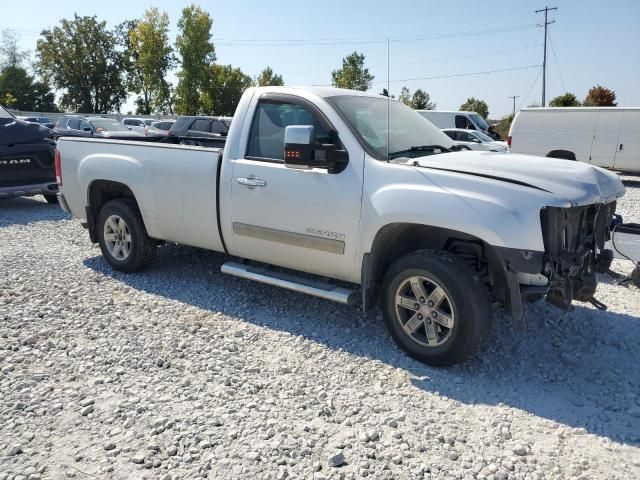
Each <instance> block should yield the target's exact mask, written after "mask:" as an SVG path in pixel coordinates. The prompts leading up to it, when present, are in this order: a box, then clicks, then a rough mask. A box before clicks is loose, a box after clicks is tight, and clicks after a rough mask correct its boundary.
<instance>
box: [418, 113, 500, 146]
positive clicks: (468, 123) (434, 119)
mask: <svg viewBox="0 0 640 480" xmlns="http://www.w3.org/2000/svg"><path fill="white" fill-rule="evenodd" d="M416 112H418V113H419V114H420V115H422V116H423V117H424V118H426V119H427V120H429V121H430V122H431V123H433V124H434V125H435V126H436V127H438V128H439V129H441V130H443V129H445V128H463V129H465V130H479V131H481V132H483V133H484V134H486V135H489V136H490V137H491V138H493V139H494V140H502V138H501V137H500V135H499V134H498V132H496V131H495V130H494V129H493V128H492V127H491V126H490V125H489V124H488V123H487V121H486V120H485V119H484V118H482V116H481V115H479V114H477V113H476V112H447V111H444V110H416Z"/></svg>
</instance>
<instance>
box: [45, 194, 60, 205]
mask: <svg viewBox="0 0 640 480" xmlns="http://www.w3.org/2000/svg"><path fill="white" fill-rule="evenodd" d="M43 197H44V199H45V200H46V201H47V203H51V204H56V203H58V196H57V195H48V194H47V195H43Z"/></svg>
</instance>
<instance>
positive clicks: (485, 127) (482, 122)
mask: <svg viewBox="0 0 640 480" xmlns="http://www.w3.org/2000/svg"><path fill="white" fill-rule="evenodd" d="M469 116H470V117H471V119H472V120H473V121H474V122H475V123H476V125H478V126H479V127H480V128H481V129H482V130H489V124H488V123H487V121H486V120H485V119H484V118H482V117H481V116H480V115H478V114H477V113H472V114H470V115H469Z"/></svg>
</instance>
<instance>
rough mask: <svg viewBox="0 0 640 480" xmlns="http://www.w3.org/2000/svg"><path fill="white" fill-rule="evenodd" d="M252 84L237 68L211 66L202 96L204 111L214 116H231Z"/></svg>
mask: <svg viewBox="0 0 640 480" xmlns="http://www.w3.org/2000/svg"><path fill="white" fill-rule="evenodd" d="M252 84H253V80H252V79H251V77H250V76H249V75H245V74H244V73H243V72H242V70H240V69H239V68H234V67H233V66H232V65H218V64H215V65H212V66H211V67H210V68H209V81H208V82H207V85H206V87H205V89H204V94H203V96H202V97H203V99H202V103H203V108H204V111H205V112H207V113H211V114H215V115H226V116H231V115H233V114H234V112H235V111H236V107H237V106H238V102H239V101H240V97H241V96H242V94H243V93H244V91H245V90H246V89H247V88H249V87H250V86H251V85H252Z"/></svg>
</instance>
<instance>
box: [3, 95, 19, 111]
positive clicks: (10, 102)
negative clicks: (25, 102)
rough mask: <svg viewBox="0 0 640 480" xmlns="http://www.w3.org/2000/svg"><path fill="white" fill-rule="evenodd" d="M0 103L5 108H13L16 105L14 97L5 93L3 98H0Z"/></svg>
mask: <svg viewBox="0 0 640 480" xmlns="http://www.w3.org/2000/svg"><path fill="white" fill-rule="evenodd" d="M0 103H1V104H2V105H4V106H5V107H7V108H13V106H14V105H15V104H16V97H14V96H13V95H11V94H10V93H5V94H4V96H2V97H0Z"/></svg>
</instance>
